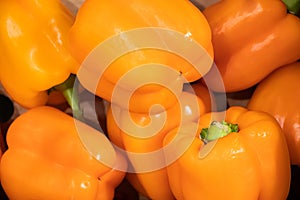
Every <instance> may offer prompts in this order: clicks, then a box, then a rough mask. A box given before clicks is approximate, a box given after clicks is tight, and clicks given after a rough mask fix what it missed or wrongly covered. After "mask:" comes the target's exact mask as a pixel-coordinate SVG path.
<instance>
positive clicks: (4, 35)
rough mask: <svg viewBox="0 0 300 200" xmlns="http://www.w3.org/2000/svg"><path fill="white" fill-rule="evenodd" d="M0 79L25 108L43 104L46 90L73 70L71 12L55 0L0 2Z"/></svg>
mask: <svg viewBox="0 0 300 200" xmlns="http://www.w3.org/2000/svg"><path fill="white" fill-rule="evenodd" d="M0 7H1V10H2V11H1V13H0V46H1V50H0V81H1V84H2V85H3V87H4V88H5V90H6V92H7V93H8V94H9V95H10V96H11V98H12V99H13V100H14V101H16V102H17V103H19V104H20V105H22V106H24V107H26V108H32V107H35V106H40V105H45V104H46V102H47V100H48V93H47V92H48V90H49V89H50V88H52V87H54V86H56V85H58V84H60V83H62V82H64V81H65V80H66V79H67V78H68V77H69V76H70V74H71V73H73V74H75V73H76V72H77V69H78V68H79V64H78V63H77V62H76V61H75V59H74V58H73V57H72V56H71V55H70V52H69V41H68V37H67V34H68V31H69V29H70V28H71V25H72V24H73V22H74V16H73V15H72V14H71V13H70V12H69V11H68V10H67V9H66V8H65V7H64V5H63V4H62V3H61V2H60V1H59V0H51V1H48V0H37V1H32V0H9V1H7V0H5V1H1V2H0Z"/></svg>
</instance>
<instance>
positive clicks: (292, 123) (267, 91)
mask: <svg viewBox="0 0 300 200" xmlns="http://www.w3.org/2000/svg"><path fill="white" fill-rule="evenodd" d="M299 76H300V62H295V63H291V64H288V65H285V66H283V67H281V68H279V69H277V70H275V71H274V72H273V73H271V74H270V75H269V76H267V78H265V79H264V80H263V81H261V82H260V83H259V84H258V86H257V87H256V89H255V91H254V93H253V95H252V97H251V98H250V100H249V102H248V105H247V107H248V109H250V110H259V111H264V112H267V113H269V114H271V115H272V116H274V117H275V118H276V120H277V121H278V123H279V124H280V126H281V128H282V129H283V132H284V134H285V137H286V140H287V143H288V147H289V152H290V158H291V163H292V164H294V165H299V166H300V151H299V149H300V140H299V124H300V117H299V113H300V106H299V101H300V94H299V92H298V90H299V84H300V80H299Z"/></svg>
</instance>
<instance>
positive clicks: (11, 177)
mask: <svg viewBox="0 0 300 200" xmlns="http://www.w3.org/2000/svg"><path fill="white" fill-rule="evenodd" d="M74 120H76V119H74V118H72V117H71V116H69V115H67V114H66V113H64V112H62V111H60V110H58V109H56V108H53V107H48V106H42V107H35V108H32V109H30V110H29V111H27V112H25V113H23V114H21V115H20V116H19V117H17V118H16V119H15V120H14V121H13V122H12V124H11V126H10V127H9V129H8V132H7V144H8V150H7V151H5V152H4V154H3V156H2V159H1V168H0V170H1V184H2V186H3V188H4V190H5V192H6V194H7V195H8V197H9V198H10V199H16V200H18V199H49V200H50V199H53V200H54V199H62V200H63V199H90V200H95V199H101V200H104V199H107V200H109V199H113V196H114V189H115V188H116V187H117V185H118V184H120V182H121V181H122V180H123V178H124V176H125V171H121V170H119V169H123V167H126V162H125V160H124V158H123V157H121V156H120V154H119V153H117V152H116V151H115V150H114V149H113V147H112V146H111V143H110V142H109V141H108V140H107V138H106V137H105V136H104V135H103V134H101V133H100V132H98V131H96V130H95V129H93V128H91V127H90V126H87V125H85V124H83V123H82V122H80V121H78V122H77V123H76V124H75V123H74V122H75V121H74ZM76 125H77V126H76ZM78 127H80V130H81V131H85V132H84V133H85V134H87V133H88V134H89V136H94V135H95V134H97V135H98V138H99V137H100V139H99V140H97V142H99V144H98V143H97V144H96V146H95V148H97V149H98V151H95V152H96V153H97V157H99V158H100V159H101V160H98V159H96V157H95V154H91V153H90V152H89V151H88V150H87V149H86V148H85V146H84V145H83V143H82V140H80V139H81V138H80V137H79V134H78V130H79V129H78ZM97 145H99V146H98V147H97ZM95 152H94V153H95ZM106 158H107V159H106ZM103 161H105V162H103ZM106 161H107V162H106ZM115 167H116V168H115ZM121 167H122V168H121ZM124 169H125V168H124Z"/></svg>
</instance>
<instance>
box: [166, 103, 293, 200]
mask: <svg viewBox="0 0 300 200" xmlns="http://www.w3.org/2000/svg"><path fill="white" fill-rule="evenodd" d="M212 114H213V113H207V114H204V115H202V116H201V117H200V120H199V124H195V123H194V124H193V123H190V124H186V127H187V129H188V128H189V127H192V126H196V127H197V126H198V129H199V132H198V133H200V131H201V130H202V128H207V127H209V125H210V124H211V122H212V119H214V116H218V115H216V113H214V115H212ZM224 120H225V121H226V122H227V123H232V124H237V125H238V131H237V132H231V133H229V134H228V135H226V136H224V137H221V138H219V139H217V140H213V141H210V142H208V143H207V144H206V145H204V142H203V140H202V139H200V138H199V134H196V135H195V134H186V133H184V134H181V133H177V130H176V129H174V130H172V131H170V132H169V133H168V134H167V135H166V137H165V140H164V145H166V144H168V143H169V142H170V141H172V138H174V136H175V135H179V136H178V138H177V140H176V142H174V146H173V148H172V149H173V151H172V152H171V153H173V154H176V152H177V151H180V147H182V146H183V147H185V146H186V144H190V141H191V144H190V146H189V147H188V149H187V150H186V151H185V152H184V154H183V155H182V156H181V157H180V158H179V159H178V160H176V161H175V162H173V163H172V164H171V165H169V166H168V167H167V171H168V178H169V183H170V187H171V189H172V192H173V194H174V195H175V197H176V199H178V200H181V199H206V200H213V199H232V200H240V199H245V200H248V199H249V200H253V199H260V200H269V199H274V200H285V199H286V198H287V195H288V191H289V184H290V162H289V154H288V149H287V144H286V142H285V138H284V135H283V133H282V130H281V128H280V126H279V125H278V123H277V121H276V120H275V119H274V118H273V117H272V116H271V115H268V114H266V113H263V112H257V111H249V110H247V109H246V108H243V107H230V108H229V109H227V111H226V116H225V119H224ZM170 155H171V154H170V152H169V154H166V160H168V157H169V156H170Z"/></svg>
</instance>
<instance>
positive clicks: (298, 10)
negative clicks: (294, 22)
mask: <svg viewBox="0 0 300 200" xmlns="http://www.w3.org/2000/svg"><path fill="white" fill-rule="evenodd" d="M282 1H283V3H285V5H286V7H287V9H288V11H289V12H290V13H292V14H294V15H297V16H300V0H282Z"/></svg>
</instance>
